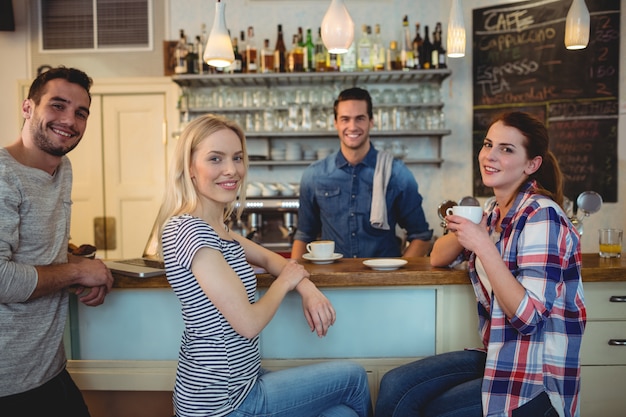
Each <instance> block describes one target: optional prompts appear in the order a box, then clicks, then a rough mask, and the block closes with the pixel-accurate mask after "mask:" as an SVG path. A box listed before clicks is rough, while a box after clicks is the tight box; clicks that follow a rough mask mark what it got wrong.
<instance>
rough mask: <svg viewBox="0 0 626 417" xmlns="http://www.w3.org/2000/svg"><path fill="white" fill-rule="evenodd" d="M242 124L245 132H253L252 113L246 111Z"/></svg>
mask: <svg viewBox="0 0 626 417" xmlns="http://www.w3.org/2000/svg"><path fill="white" fill-rule="evenodd" d="M244 126H245V130H246V132H254V113H252V112H246V116H245V124H244Z"/></svg>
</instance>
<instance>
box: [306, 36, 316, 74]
mask: <svg viewBox="0 0 626 417" xmlns="http://www.w3.org/2000/svg"><path fill="white" fill-rule="evenodd" d="M304 53H305V55H306V66H305V67H304V70H305V71H308V72H313V71H315V44H314V43H313V34H312V33H311V28H308V29H307V30H306V42H304Z"/></svg>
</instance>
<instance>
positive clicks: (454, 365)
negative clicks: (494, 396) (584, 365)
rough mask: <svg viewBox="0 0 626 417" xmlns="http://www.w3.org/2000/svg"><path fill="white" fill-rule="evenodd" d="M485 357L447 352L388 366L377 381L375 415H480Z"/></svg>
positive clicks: (388, 416) (466, 352) (472, 353)
mask: <svg viewBox="0 0 626 417" xmlns="http://www.w3.org/2000/svg"><path fill="white" fill-rule="evenodd" d="M486 358H487V355H486V354H485V353H484V352H479V351H471V350H467V351H459V352H449V353H443V354H440V355H435V356H430V357H427V358H424V359H421V360H418V361H415V362H411V363H408V364H406V365H403V366H400V367H398V368H396V369H392V370H391V371H389V372H387V373H386V374H385V375H384V377H383V379H382V381H381V383H380V390H379V392H378V400H377V401H376V417H409V416H410V417H421V416H428V417H444V416H445V417H482V415H483V413H482V400H481V385H482V379H483V374H484V372H485V360H486Z"/></svg>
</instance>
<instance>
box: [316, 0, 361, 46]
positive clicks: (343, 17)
mask: <svg viewBox="0 0 626 417" xmlns="http://www.w3.org/2000/svg"><path fill="white" fill-rule="evenodd" d="M321 29H322V41H323V42H324V45H325V46H326V49H328V52H330V53H331V54H345V53H346V52H348V48H350V45H352V41H353V40H354V21H353V20H352V18H351V17H350V13H348V9H347V8H346V5H345V4H344V2H343V0H331V2H330V6H329V7H328V10H327V11H326V14H325V15H324V19H322V26H321Z"/></svg>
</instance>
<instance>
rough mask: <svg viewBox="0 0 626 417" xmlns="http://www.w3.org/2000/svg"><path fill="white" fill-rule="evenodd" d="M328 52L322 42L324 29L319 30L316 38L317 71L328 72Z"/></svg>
mask: <svg viewBox="0 0 626 417" xmlns="http://www.w3.org/2000/svg"><path fill="white" fill-rule="evenodd" d="M327 54H328V50H327V49H326V45H324V41H323V40H322V29H321V28H317V38H315V71H326V55H327Z"/></svg>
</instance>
